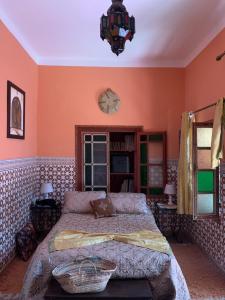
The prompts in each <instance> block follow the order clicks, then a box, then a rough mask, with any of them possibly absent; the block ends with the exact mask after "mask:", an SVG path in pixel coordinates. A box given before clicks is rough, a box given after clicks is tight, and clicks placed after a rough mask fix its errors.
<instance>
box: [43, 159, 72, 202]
mask: <svg viewBox="0 0 225 300" xmlns="http://www.w3.org/2000/svg"><path fill="white" fill-rule="evenodd" d="M75 169H76V166H75V159H74V158H70V157H69V158H61V157H59V158H40V159H39V161H38V173H39V182H38V190H40V185H41V183H43V182H51V183H52V185H53V190H54V192H53V198H54V199H56V200H58V201H61V202H63V198H64V194H65V192H66V191H74V190H75V189H76V182H77V180H76V179H77V172H76V171H75Z"/></svg>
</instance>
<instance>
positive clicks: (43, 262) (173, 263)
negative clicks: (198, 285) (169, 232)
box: [21, 196, 190, 300]
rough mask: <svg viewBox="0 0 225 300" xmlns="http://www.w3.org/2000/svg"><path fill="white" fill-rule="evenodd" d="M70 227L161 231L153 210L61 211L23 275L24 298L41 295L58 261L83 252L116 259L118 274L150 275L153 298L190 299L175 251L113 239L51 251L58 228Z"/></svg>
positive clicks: (22, 294) (82, 229)
mask: <svg viewBox="0 0 225 300" xmlns="http://www.w3.org/2000/svg"><path fill="white" fill-rule="evenodd" d="M99 197H100V196H99ZM118 203H119V202H118ZM64 212H65V210H64ZM67 229H68V230H71V229H75V230H78V231H86V232H95V233H96V232H105V233H109V232H114V233H131V232H135V231H140V230H143V229H146V230H152V231H159V229H158V228H157V226H156V223H155V220H154V217H153V215H152V213H151V211H150V210H149V211H148V213H145V214H135V213H133V214H130V213H120V214H117V215H116V216H113V217H106V218H97V219H96V218H95V216H94V215H93V214H91V213H76V212H71V211H70V210H69V211H67V213H64V214H62V216H61V218H60V220H59V221H58V223H57V224H56V225H55V226H54V227H53V229H52V230H51V232H50V233H49V234H48V235H47V236H46V238H45V239H44V240H43V242H42V243H41V244H40V245H39V246H38V248H37V250H36V252H35V253H34V255H33V257H32V260H31V262H30V265H29V268H28V271H27V273H26V276H25V279H24V286H23V290H22V292H21V299H23V300H26V299H42V297H43V294H44V291H45V289H46V286H47V285H46V283H47V281H48V279H49V278H50V276H51V270H52V269H53V268H54V267H55V266H57V265H58V264H60V263H63V262H67V261H71V260H73V259H74V258H75V257H77V256H80V255H82V256H100V257H102V258H105V259H109V260H112V261H114V262H115V263H116V264H117V270H116V271H115V273H114V274H113V277H115V278H121V279H122V278H148V279H149V281H150V285H151V287H152V292H153V296H154V299H161V300H162V299H166V300H170V299H176V300H188V299H190V296H189V292H188V288H187V285H186V282H185V279H184V276H183V274H182V271H181V269H180V267H179V265H178V262H177V260H176V258H175V257H174V255H173V254H171V255H168V254H165V253H160V252H158V251H153V250H149V249H146V248H142V247H138V246H135V245H131V244H125V243H122V242H118V241H114V240H113V241H107V242H104V243H100V244H95V245H89V246H85V247H80V248H75V249H66V250H61V251H54V252H49V241H50V240H51V239H52V238H53V237H54V235H55V234H56V233H57V232H61V231H62V230H67Z"/></svg>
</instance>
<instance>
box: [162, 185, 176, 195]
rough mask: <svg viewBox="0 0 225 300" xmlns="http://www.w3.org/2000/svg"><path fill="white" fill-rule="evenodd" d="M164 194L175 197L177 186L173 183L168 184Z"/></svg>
mask: <svg viewBox="0 0 225 300" xmlns="http://www.w3.org/2000/svg"><path fill="white" fill-rule="evenodd" d="M164 194H166V195H175V194H176V190H175V185H174V184H173V183H167V184H166V186H165V190H164Z"/></svg>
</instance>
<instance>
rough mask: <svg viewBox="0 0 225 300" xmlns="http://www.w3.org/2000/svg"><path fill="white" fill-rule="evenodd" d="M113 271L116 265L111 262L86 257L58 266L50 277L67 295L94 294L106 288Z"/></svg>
mask: <svg viewBox="0 0 225 300" xmlns="http://www.w3.org/2000/svg"><path fill="white" fill-rule="evenodd" d="M115 270H116V264H115V263H113V262H111V261H108V260H105V259H102V258H100V257H87V258H84V259H77V260H75V261H72V262H70V263H67V264H61V265H59V266H58V267H56V268H55V269H54V270H53V271H52V275H53V276H54V277H55V279H56V280H57V281H58V282H59V283H60V285H61V287H62V288H63V289H64V291H66V292H68V293H71V294H76V293H91V292H95V293H96V292H101V291H103V290H104V289H105V288H106V285H107V283H108V281H109V279H110V277H111V275H112V273H113V272H114V271H115Z"/></svg>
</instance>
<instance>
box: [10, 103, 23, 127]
mask: <svg viewBox="0 0 225 300" xmlns="http://www.w3.org/2000/svg"><path fill="white" fill-rule="evenodd" d="M21 125H22V108H21V104H20V100H19V98H18V97H14V98H13V100H12V127H13V128H16V129H22V126H21Z"/></svg>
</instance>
